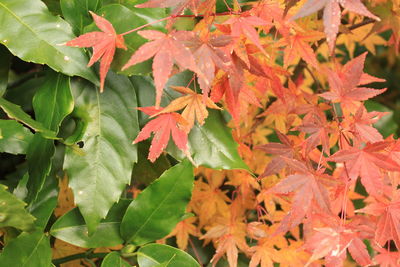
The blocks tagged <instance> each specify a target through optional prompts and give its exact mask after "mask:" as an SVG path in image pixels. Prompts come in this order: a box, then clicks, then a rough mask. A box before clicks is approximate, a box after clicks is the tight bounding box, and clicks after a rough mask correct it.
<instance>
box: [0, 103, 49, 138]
mask: <svg viewBox="0 0 400 267" xmlns="http://www.w3.org/2000/svg"><path fill="white" fill-rule="evenodd" d="M0 107H1V108H2V109H3V110H4V112H5V113H7V115H8V116H9V117H10V118H13V119H16V120H17V121H20V122H22V123H23V124H25V125H27V126H29V127H30V128H32V129H33V130H35V131H36V132H40V133H41V134H42V135H43V136H44V137H46V138H50V139H57V134H56V133H55V132H54V131H51V130H49V129H47V128H46V127H44V126H43V124H42V123H41V122H38V121H35V120H33V119H32V118H31V116H29V115H28V114H26V113H25V112H24V111H23V110H22V109H21V107H20V106H18V105H15V104H13V103H11V102H9V101H7V100H5V99H4V98H2V97H0Z"/></svg>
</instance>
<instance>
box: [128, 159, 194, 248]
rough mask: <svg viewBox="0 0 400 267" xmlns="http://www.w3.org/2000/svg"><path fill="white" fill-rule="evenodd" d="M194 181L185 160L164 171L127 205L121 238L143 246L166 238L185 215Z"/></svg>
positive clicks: (189, 165)
mask: <svg viewBox="0 0 400 267" xmlns="http://www.w3.org/2000/svg"><path fill="white" fill-rule="evenodd" d="M193 180H194V175H193V167H192V164H191V163H190V162H189V161H187V160H184V161H182V162H181V163H179V164H177V165H175V166H174V167H172V168H170V169H169V170H167V171H165V172H164V173H163V175H161V177H160V178H158V179H157V180H155V181H154V182H153V183H152V184H151V185H149V186H148V187H147V188H146V189H144V190H143V191H142V192H141V193H140V194H139V195H138V196H137V198H136V199H134V200H133V201H132V203H131V204H130V205H129V207H128V209H127V211H126V213H125V215H124V218H123V220H122V223H121V234H122V236H123V237H124V239H125V240H126V241H131V242H132V243H133V244H135V245H142V244H145V243H148V242H151V241H154V240H156V239H160V238H163V237H164V236H166V235H168V234H169V233H170V232H171V230H172V229H173V228H174V227H175V225H176V224H177V223H178V222H179V221H180V220H181V218H182V216H183V215H184V214H185V210H186V205H187V204H188V203H189V201H190V197H191V195H192V189H193Z"/></svg>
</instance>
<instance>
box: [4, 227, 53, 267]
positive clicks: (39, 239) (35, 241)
mask: <svg viewBox="0 0 400 267" xmlns="http://www.w3.org/2000/svg"><path fill="white" fill-rule="evenodd" d="M0 262H1V265H2V266H18V267H32V266H35V267H36V266H40V267H42V266H43V267H47V266H51V248H50V242H49V237H48V236H46V235H45V234H44V233H43V232H42V231H35V232H33V233H22V234H20V235H19V236H18V237H17V238H15V239H12V240H11V241H10V242H8V243H7V245H6V246H5V247H4V250H3V253H1V254H0Z"/></svg>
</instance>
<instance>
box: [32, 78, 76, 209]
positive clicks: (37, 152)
mask: <svg viewBox="0 0 400 267" xmlns="http://www.w3.org/2000/svg"><path fill="white" fill-rule="evenodd" d="M73 108H74V99H73V98H72V94H71V88H70V83H69V77H67V76H65V75H63V74H60V73H56V72H53V71H49V72H47V75H46V79H45V82H44V84H43V85H42V86H41V87H40V88H39V89H38V90H37V92H36V94H35V96H34V97H33V109H34V111H35V117H36V120H37V121H39V122H41V123H42V124H43V125H44V126H45V127H46V128H48V129H50V130H52V131H55V132H56V133H58V128H59V126H60V124H61V122H62V121H63V120H64V118H65V117H66V116H67V115H68V114H70V113H71V112H72V110H73ZM54 152H55V146H54V142H53V140H48V139H45V138H43V137H42V136H41V135H40V134H35V136H34V137H33V139H32V141H31V143H30V144H29V147H28V151H27V159H28V172H29V180H28V185H27V188H28V198H27V200H28V201H29V202H30V201H32V200H34V199H35V198H36V197H37V195H38V193H39V191H40V190H41V188H42V186H43V183H44V181H45V179H46V176H47V175H48V174H49V172H50V169H51V158H52V157H53V155H54Z"/></svg>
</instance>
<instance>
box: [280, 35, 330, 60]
mask: <svg viewBox="0 0 400 267" xmlns="http://www.w3.org/2000/svg"><path fill="white" fill-rule="evenodd" d="M321 38H322V35H321V32H317V31H311V32H296V33H295V34H293V35H289V36H287V37H286V38H282V39H280V40H279V41H278V42H276V43H275V45H276V46H278V47H281V46H283V47H285V49H284V51H283V55H284V58H283V61H284V64H285V66H289V65H290V64H291V63H293V62H294V61H295V60H296V58H298V57H301V58H302V59H304V61H305V62H307V63H308V64H310V65H311V66H313V67H314V68H318V60H317V57H316V56H315V53H314V51H313V49H312V48H311V46H310V45H309V44H308V43H309V42H316V41H318V40H319V39H321Z"/></svg>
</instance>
